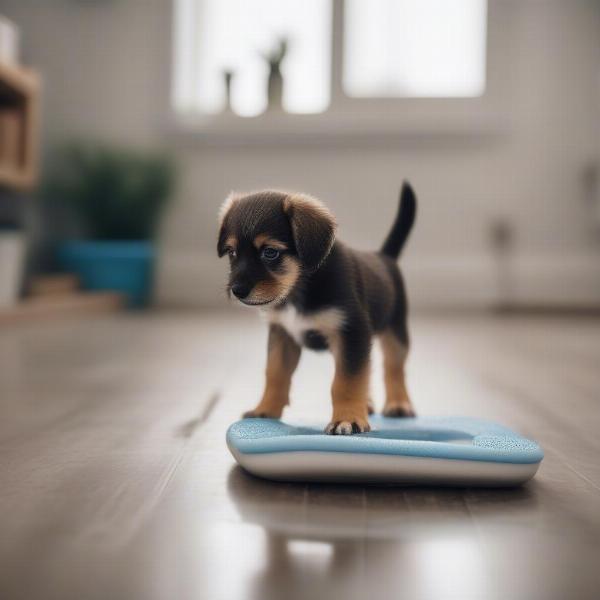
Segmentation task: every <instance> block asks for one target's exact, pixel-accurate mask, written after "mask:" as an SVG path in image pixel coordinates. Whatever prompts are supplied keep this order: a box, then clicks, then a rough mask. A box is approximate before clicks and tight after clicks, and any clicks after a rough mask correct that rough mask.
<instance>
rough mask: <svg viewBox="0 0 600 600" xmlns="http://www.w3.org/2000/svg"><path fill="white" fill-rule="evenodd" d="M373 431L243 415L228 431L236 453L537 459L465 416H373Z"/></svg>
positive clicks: (531, 446) (521, 441)
mask: <svg viewBox="0 0 600 600" xmlns="http://www.w3.org/2000/svg"><path fill="white" fill-rule="evenodd" d="M369 420H370V423H371V427H372V430H371V431H370V432H368V433H360V434H354V435H351V436H342V435H336V436H333V435H325V434H324V433H323V427H322V426H320V427H316V426H315V427H309V426H294V425H289V424H287V423H284V422H282V421H278V420H275V419H244V420H242V421H237V422H236V423H234V424H233V425H231V427H230V428H229V430H228V431H227V444H228V445H229V447H230V448H231V449H232V451H233V450H235V451H236V452H238V453H241V454H269V453H283V452H345V453H352V454H384V455H392V456H407V457H408V456H410V457H423V458H436V459H451V460H468V461H485V462H496V463H511V464H533V463H539V462H540V461H541V460H542V458H543V457H544V453H543V451H542V449H541V448H540V447H539V446H538V445H537V444H536V443H535V442H533V441H531V440H529V439H527V438H524V437H522V436H520V435H519V434H517V433H515V432H513V431H511V430H510V429H508V428H506V427H503V426H502V425H498V424H496V423H492V422H489V421H481V420H477V419H471V418H467V417H417V418H414V419H392V418H385V417H381V416H376V415H373V416H371V417H370V419H369Z"/></svg>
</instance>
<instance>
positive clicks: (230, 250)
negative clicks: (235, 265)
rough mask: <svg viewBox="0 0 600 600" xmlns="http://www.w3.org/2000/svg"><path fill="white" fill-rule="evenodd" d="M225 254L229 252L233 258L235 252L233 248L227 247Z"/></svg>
mask: <svg viewBox="0 0 600 600" xmlns="http://www.w3.org/2000/svg"><path fill="white" fill-rule="evenodd" d="M227 254H229V256H230V257H231V258H235V257H236V256H237V252H236V251H235V250H234V249H233V248H227Z"/></svg>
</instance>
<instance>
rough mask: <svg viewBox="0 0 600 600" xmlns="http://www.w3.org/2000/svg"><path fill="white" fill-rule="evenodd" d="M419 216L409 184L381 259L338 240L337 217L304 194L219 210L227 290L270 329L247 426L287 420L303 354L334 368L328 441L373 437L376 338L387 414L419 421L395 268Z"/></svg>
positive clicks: (231, 203)
mask: <svg viewBox="0 0 600 600" xmlns="http://www.w3.org/2000/svg"><path fill="white" fill-rule="evenodd" d="M415 213H416V199H415V195H414V193H413V190H412V188H411V187H410V185H409V184H408V183H405V184H404V185H403V187H402V192H401V195H400V206H399V209H398V215H397V217H396V220H395V222H394V224H393V225H392V228H391V231H390V232H389V234H388V237H387V239H386V240H385V242H384V243H383V245H382V247H381V250H379V251H378V252H359V251H356V250H352V249H351V248H348V247H347V246H345V245H344V244H342V242H340V241H339V240H337V239H336V237H335V230H336V224H335V220H334V218H333V216H332V214H331V213H330V212H329V211H328V210H327V208H325V206H323V205H322V204H321V203H320V202H319V201H318V200H315V199H314V198H311V197H310V196H306V195H304V194H293V193H286V192H277V191H264V192H257V193H253V194H248V195H243V194H231V195H230V196H229V197H228V198H227V200H226V201H225V203H224V205H223V207H222V210H221V221H220V231H219V240H218V253H219V256H224V255H228V256H229V261H230V267H231V272H230V277H229V284H228V290H229V291H230V292H232V293H233V294H234V295H235V296H236V297H237V298H238V299H239V300H240V301H241V302H243V303H244V304H248V305H252V306H260V307H261V308H262V309H263V310H265V311H267V314H268V319H269V322H270V325H269V327H270V329H269V348H268V360H267V370H266V386H265V391H264V393H263V396H262V399H261V401H260V402H259V403H258V406H256V408H255V409H254V410H251V411H249V412H247V413H246V414H245V415H244V416H246V417H272V418H279V417H281V414H282V412H283V409H284V407H285V406H286V404H288V400H289V390H290V384H291V380H292V374H293V372H294V370H295V369H296V366H297V365H298V361H299V359H300V352H301V348H302V347H306V348H311V349H313V350H326V349H329V350H330V351H331V352H332V353H333V356H334V359H335V377H334V380H333V385H332V388H331V394H332V399H333V416H332V418H331V422H330V423H329V425H328V426H327V428H326V432H327V433H332V434H351V433H359V432H363V431H369V429H370V428H369V421H368V414H369V412H371V408H370V402H369V357H370V354H371V344H372V340H373V337H374V336H377V337H378V338H379V340H380V342H381V347H382V350H383V356H384V370H385V388H386V401H385V407H384V409H383V414H384V415H386V416H391V417H409V416H414V411H413V407H412V404H411V402H410V399H409V397H408V394H407V391H406V385H405V382H404V362H405V360H406V355H407V351H408V330H407V324H406V316H407V301H406V294H405V290H404V283H403V281H402V276H401V274H400V271H399V269H398V267H397V265H396V261H397V259H398V257H399V255H400V251H401V250H402V247H403V245H404V242H405V241H406V238H407V237H408V234H409V232H410V230H411V227H412V225H413V222H414V220H415Z"/></svg>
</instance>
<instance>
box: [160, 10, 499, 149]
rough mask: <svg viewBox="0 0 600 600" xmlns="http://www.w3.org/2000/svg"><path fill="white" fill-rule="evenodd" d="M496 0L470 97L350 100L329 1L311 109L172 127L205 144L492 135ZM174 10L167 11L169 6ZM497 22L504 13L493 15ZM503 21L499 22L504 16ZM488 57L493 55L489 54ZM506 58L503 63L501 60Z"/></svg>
mask: <svg viewBox="0 0 600 600" xmlns="http://www.w3.org/2000/svg"><path fill="white" fill-rule="evenodd" d="M501 4H502V3H501V2H495V1H494V0H488V5H487V27H486V85H485V90H484V92H483V94H482V95H481V96H476V97H452V98H449V97H427V98H415V97H386V98H375V97H372V98H354V97H349V96H347V95H346V93H345V92H344V89H343V79H342V78H343V58H344V57H343V48H344V0H333V16H332V51H331V101H330V105H329V108H328V109H327V110H326V111H325V112H322V113H318V114H306V115H304V114H290V113H275V112H269V111H266V112H264V113H262V114H261V115H258V116H255V117H239V116H236V115H234V114H231V113H223V114H217V115H203V114H200V113H198V114H194V115H185V114H176V113H175V111H174V110H173V108H172V106H171V108H170V111H169V112H170V114H171V125H172V126H174V128H175V130H176V132H177V133H178V134H182V135H192V136H194V137H195V138H197V139H198V140H199V141H200V142H201V143H203V144H206V145H260V144H290V145H299V144H306V143H308V144H313V143H320V142H334V143H337V142H339V143H347V142H354V141H356V142H360V141H370V142H372V141H379V142H382V143H385V142H387V141H389V140H393V139H394V138H402V139H407V138H421V139H422V138H439V137H447V136H457V135H458V136H466V137H471V136H477V137H480V136H497V135H500V134H503V133H504V131H505V130H506V129H507V125H506V111H505V110H504V108H503V104H502V102H501V99H500V95H499V94H498V93H497V92H496V90H498V89H500V88H501V87H502V85H501V84H502V81H500V80H502V79H505V77H506V73H505V72H503V69H493V70H492V69H490V61H494V59H496V60H499V57H498V56H496V55H495V54H494V46H493V44H491V43H490V41H491V39H492V37H493V36H494V34H495V31H494V27H498V24H497V23H496V22H495V20H494V19H493V18H492V19H490V14H492V16H494V15H495V13H496V11H500V12H502V10H503V9H502V7H501ZM172 12H173V13H174V11H172ZM500 16H501V17H502V18H501V19H499V20H500V21H502V20H503V19H504V17H505V16H506V13H504V14H501V15H500ZM504 20H506V19H504ZM493 54H494V55H493ZM504 62H506V61H504Z"/></svg>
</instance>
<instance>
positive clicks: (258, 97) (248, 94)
mask: <svg viewBox="0 0 600 600" xmlns="http://www.w3.org/2000/svg"><path fill="white" fill-rule="evenodd" d="M331 14H332V7H331V0H252V1H250V0H176V2H175V20H174V27H175V30H174V38H175V40H174V41H175V64H174V68H175V70H174V81H173V104H174V106H175V108H176V110H178V111H179V112H201V113H209V114H215V113H220V112H222V111H224V110H225V109H226V106H227V93H226V89H227V85H226V79H227V76H226V73H227V72H230V73H231V78H230V83H229V87H230V105H231V109H232V110H233V112H235V113H237V114H238V115H241V116H254V115H258V114H260V113H262V112H264V111H265V110H266V109H267V104H268V96H267V80H268V74H269V65H268V61H267V59H266V58H265V57H266V56H267V55H269V54H270V53H272V52H274V51H275V50H276V48H277V47H278V45H279V44H280V42H281V40H284V39H285V40H287V42H288V50H287V53H286V54H285V58H284V59H283V61H282V62H281V74H282V76H283V81H284V83H283V97H282V105H283V109H284V110H286V111H287V112H291V113H318V112H322V111H324V110H326V109H327V107H328V106H329V100H330V87H331V84H330V79H331V75H330V72H331V29H332V23H331Z"/></svg>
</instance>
